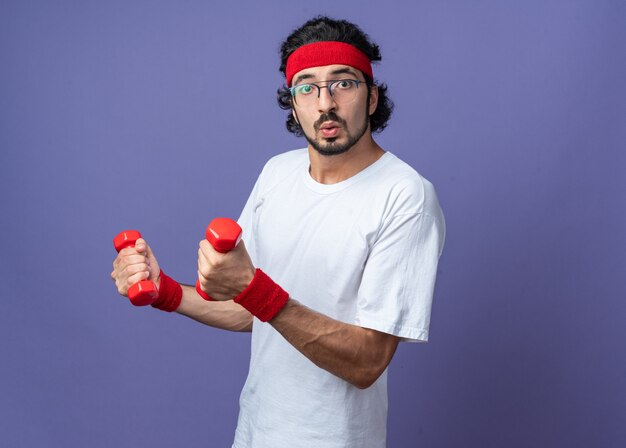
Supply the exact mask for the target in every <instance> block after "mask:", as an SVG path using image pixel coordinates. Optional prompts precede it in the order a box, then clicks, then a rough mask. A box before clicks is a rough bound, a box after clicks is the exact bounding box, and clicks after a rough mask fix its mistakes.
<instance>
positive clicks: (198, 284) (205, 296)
mask: <svg viewBox="0 0 626 448" xmlns="http://www.w3.org/2000/svg"><path fill="white" fill-rule="evenodd" d="M196 292H197V293H198V294H200V297H202V298H203V299H204V300H207V301H209V302H214V301H215V299H214V298H213V297H211V296H210V295H208V294H207V293H206V292H204V291H203V290H202V288H200V280H196Z"/></svg>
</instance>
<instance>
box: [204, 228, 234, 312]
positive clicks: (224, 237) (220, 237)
mask: <svg viewBox="0 0 626 448" xmlns="http://www.w3.org/2000/svg"><path fill="white" fill-rule="evenodd" d="M241 233H242V231H241V227H240V226H239V224H237V223H236V222H235V221H233V220H232V219H230V218H215V219H214V220H213V221H211V223H210V224H209V225H208V226H207V228H206V239H207V241H208V242H209V243H211V246H213V248H214V249H215V250H216V251H218V252H222V253H226V252H230V251H231V250H233V249H234V248H235V247H237V244H239V241H240V240H241ZM196 291H197V292H198V294H200V296H201V297H202V298H203V299H205V300H212V299H211V298H210V297H209V295H208V294H207V293H205V292H204V291H202V289H201V288H200V280H196Z"/></svg>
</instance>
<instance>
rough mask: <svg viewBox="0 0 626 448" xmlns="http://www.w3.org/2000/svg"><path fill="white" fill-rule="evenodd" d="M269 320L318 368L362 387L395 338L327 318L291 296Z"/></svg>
mask: <svg viewBox="0 0 626 448" xmlns="http://www.w3.org/2000/svg"><path fill="white" fill-rule="evenodd" d="M269 323H270V324H271V325H272V326H273V327H274V328H275V329H276V330H277V331H278V332H279V333H280V334H281V335H282V336H283V337H284V338H285V339H286V340H287V341H288V342H289V343H290V344H292V345H293V346H294V347H295V348H296V349H298V350H299V351H300V352H301V353H302V354H303V355H305V356H306V357H307V358H309V359H310V360H311V361H312V362H313V363H315V364H316V365H317V366H318V367H321V368H322V369H324V370H327V371H328V372H330V373H332V374H334V375H336V376H338V377H340V378H342V379H344V380H346V381H348V382H349V383H350V384H352V385H354V386H356V387H359V388H362V389H364V388H367V387H369V386H371V385H372V384H373V383H374V382H375V381H376V379H378V377H379V376H380V375H381V374H382V373H383V372H384V370H385V368H386V367H387V365H388V364H389V362H390V361H391V358H392V357H393V354H394V353H395V350H396V347H397V346H398V341H399V339H398V338H397V337H396V336H393V335H390V334H386V333H381V332H379V331H376V330H372V329H368V328H362V327H359V326H356V325H350V324H346V323H343V322H339V321H337V320H334V319H331V318H330V317H328V316H325V315H323V314H320V313H318V312H316V311H313V310H311V309H310V308H307V307H306V306H304V305H302V304H300V303H299V302H297V301H296V300H293V299H290V300H289V301H288V302H287V304H286V305H285V307H284V308H283V309H282V310H281V311H280V312H279V313H278V314H277V315H276V316H275V317H274V318H273V319H272V320H271V321H270V322H269Z"/></svg>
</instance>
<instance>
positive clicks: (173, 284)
mask: <svg viewBox="0 0 626 448" xmlns="http://www.w3.org/2000/svg"><path fill="white" fill-rule="evenodd" d="M159 276H160V278H161V283H160V285H159V297H157V299H156V301H155V302H154V303H153V304H152V307H154V308H157V309H159V310H162V311H167V312H168V313H171V312H173V311H176V310H177V309H178V307H179V306H180V302H181V301H182V300H183V288H182V287H181V286H180V284H179V283H178V282H177V281H176V280H174V279H173V278H171V277H169V276H167V275H165V272H163V270H161V273H160V274H159Z"/></svg>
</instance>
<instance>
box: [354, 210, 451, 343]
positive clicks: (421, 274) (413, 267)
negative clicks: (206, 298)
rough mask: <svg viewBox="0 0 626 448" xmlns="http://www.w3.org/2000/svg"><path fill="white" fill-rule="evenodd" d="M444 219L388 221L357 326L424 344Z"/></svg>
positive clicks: (371, 261) (370, 263)
mask: <svg viewBox="0 0 626 448" xmlns="http://www.w3.org/2000/svg"><path fill="white" fill-rule="evenodd" d="M444 237H445V224H444V222H443V217H442V216H432V215H431V214H428V213H425V212H421V213H412V214H403V215H397V216H393V217H391V218H389V220H388V222H385V223H384V224H383V226H382V228H381V231H380V233H379V237H378V239H377V240H376V241H375V243H374V245H373V246H372V249H371V252H370V255H369V257H368V260H367V262H366V265H365V269H364V271H363V278H362V281H361V285H360V287H359V292H358V300H357V312H356V322H355V323H356V325H359V326H361V327H366V328H371V329H374V330H378V331H381V332H384V333H389V334H393V335H395V336H399V337H401V338H403V339H404V340H407V341H414V342H420V341H421V342H426V341H428V331H429V326H430V312H431V306H432V299H433V292H434V288H435V278H436V275H437V263H438V261H439V256H440V254H441V250H442V247H443V240H444Z"/></svg>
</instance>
